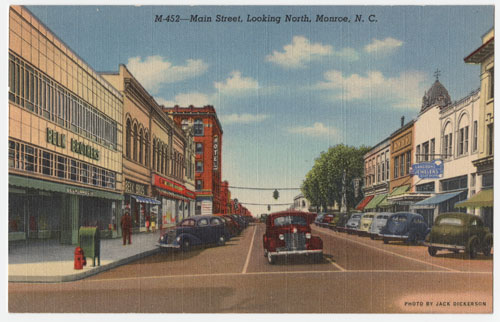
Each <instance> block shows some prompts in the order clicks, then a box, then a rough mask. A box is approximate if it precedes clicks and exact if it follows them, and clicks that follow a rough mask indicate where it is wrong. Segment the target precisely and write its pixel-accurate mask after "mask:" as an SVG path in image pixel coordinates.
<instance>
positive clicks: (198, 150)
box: [196, 142, 203, 154]
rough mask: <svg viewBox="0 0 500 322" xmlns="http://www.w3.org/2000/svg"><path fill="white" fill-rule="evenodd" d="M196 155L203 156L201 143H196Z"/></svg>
mask: <svg viewBox="0 0 500 322" xmlns="http://www.w3.org/2000/svg"><path fill="white" fill-rule="evenodd" d="M196 154H203V143H201V142H196Z"/></svg>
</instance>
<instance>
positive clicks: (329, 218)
mask: <svg viewBox="0 0 500 322" xmlns="http://www.w3.org/2000/svg"><path fill="white" fill-rule="evenodd" d="M334 218H335V215H334V214H325V215H324V216H323V219H322V220H321V222H320V223H319V225H320V226H321V227H328V225H329V224H330V223H331V222H332V220H333V219H334Z"/></svg>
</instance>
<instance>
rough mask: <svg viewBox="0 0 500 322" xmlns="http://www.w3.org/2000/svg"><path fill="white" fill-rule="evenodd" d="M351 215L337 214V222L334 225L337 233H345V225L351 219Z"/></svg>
mask: <svg viewBox="0 0 500 322" xmlns="http://www.w3.org/2000/svg"><path fill="white" fill-rule="evenodd" d="M351 215H352V213H351V214H349V213H347V214H339V215H338V216H337V217H338V220H337V224H336V225H335V228H334V229H335V230H336V231H339V232H344V233H345V232H346V225H347V222H348V221H349V219H350V218H351Z"/></svg>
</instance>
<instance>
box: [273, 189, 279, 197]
mask: <svg viewBox="0 0 500 322" xmlns="http://www.w3.org/2000/svg"><path fill="white" fill-rule="evenodd" d="M279 197H280V193H279V191H278V189H276V190H274V192H273V198H274V199H276V200H278V198H279Z"/></svg>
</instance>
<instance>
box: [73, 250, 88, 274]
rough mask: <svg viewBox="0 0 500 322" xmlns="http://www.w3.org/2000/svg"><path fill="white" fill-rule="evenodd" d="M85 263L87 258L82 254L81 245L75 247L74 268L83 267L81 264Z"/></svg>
mask: <svg viewBox="0 0 500 322" xmlns="http://www.w3.org/2000/svg"><path fill="white" fill-rule="evenodd" d="M85 265H87V260H86V259H85V256H83V249H82V248H81V247H77V248H75V264H74V268H75V269H83V266H85Z"/></svg>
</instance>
